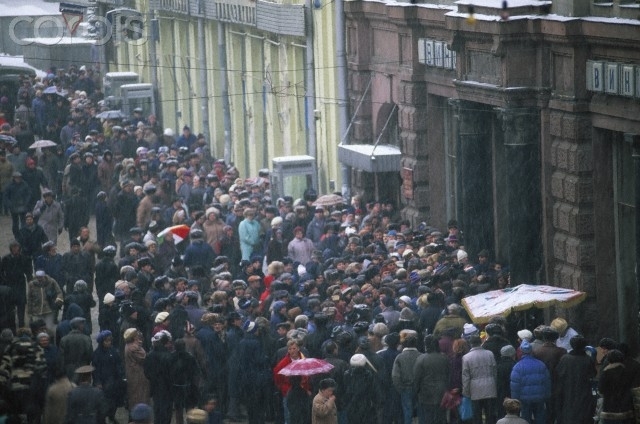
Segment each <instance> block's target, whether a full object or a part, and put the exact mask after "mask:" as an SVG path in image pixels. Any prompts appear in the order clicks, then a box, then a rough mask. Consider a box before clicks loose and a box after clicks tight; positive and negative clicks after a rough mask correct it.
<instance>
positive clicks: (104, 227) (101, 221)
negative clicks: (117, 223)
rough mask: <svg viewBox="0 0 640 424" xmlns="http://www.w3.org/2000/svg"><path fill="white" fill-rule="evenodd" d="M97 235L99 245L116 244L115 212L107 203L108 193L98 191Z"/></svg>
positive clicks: (96, 209)
mask: <svg viewBox="0 0 640 424" xmlns="http://www.w3.org/2000/svg"><path fill="white" fill-rule="evenodd" d="M95 212H96V237H97V241H98V245H99V246H107V245H109V244H115V238H114V237H113V213H112V211H111V209H110V208H109V204H108V203H107V193H106V192H104V191H101V192H98V194H97V195H96V204H95Z"/></svg>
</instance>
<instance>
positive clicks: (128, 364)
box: [123, 328, 151, 408]
mask: <svg viewBox="0 0 640 424" xmlns="http://www.w3.org/2000/svg"><path fill="white" fill-rule="evenodd" d="M123 341H124V343H125V347H124V369H125V376H126V377H127V404H128V405H129V407H130V408H131V407H132V405H137V404H139V403H145V404H150V403H151V396H150V394H149V390H150V388H149V380H148V379H147V377H146V376H145V375H144V362H145V360H146V358H147V352H145V350H144V348H143V347H142V335H141V333H140V332H139V331H138V330H137V329H135V328H129V329H127V330H126V331H125V332H124V339H123Z"/></svg>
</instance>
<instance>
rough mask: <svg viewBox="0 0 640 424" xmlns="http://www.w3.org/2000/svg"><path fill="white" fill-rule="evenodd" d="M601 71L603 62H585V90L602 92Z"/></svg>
mask: <svg viewBox="0 0 640 424" xmlns="http://www.w3.org/2000/svg"><path fill="white" fill-rule="evenodd" d="M603 70H604V63H603V62H596V61H594V60H589V61H587V90H589V91H604V82H603V78H604V76H603Z"/></svg>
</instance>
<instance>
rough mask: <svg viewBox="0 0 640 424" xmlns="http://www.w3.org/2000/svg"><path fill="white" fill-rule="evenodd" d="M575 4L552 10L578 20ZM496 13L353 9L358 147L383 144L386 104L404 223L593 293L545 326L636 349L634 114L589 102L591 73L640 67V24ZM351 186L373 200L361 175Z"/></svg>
mask: <svg viewBox="0 0 640 424" xmlns="http://www.w3.org/2000/svg"><path fill="white" fill-rule="evenodd" d="M568 3H569V2H566V1H565V2H557V3H555V2H554V5H553V7H554V8H556V9H557V10H552V11H551V12H552V13H554V12H558V11H561V10H565V11H571V13H577V12H578V11H580V10H582V9H581V6H580V5H578V4H568ZM461 7H462V6H461ZM583 9H584V8H583ZM500 12H501V11H500V10H499V9H491V8H490V7H487V6H478V7H476V13H477V15H476V16H475V18H476V20H475V22H470V21H468V20H467V17H468V13H467V10H466V8H461V9H460V10H458V8H457V7H455V6H450V7H438V6H436V5H431V4H418V5H413V6H409V5H407V4H400V3H398V4H394V3H390V2H387V3H379V2H367V1H364V2H363V1H358V2H347V4H346V13H347V37H348V57H349V75H350V76H349V81H350V87H349V89H350V97H351V100H352V103H353V101H354V99H356V98H359V97H361V96H362V94H363V92H364V89H363V87H364V86H365V85H366V84H367V81H368V80H369V78H372V79H373V81H374V84H373V85H372V89H371V90H372V92H371V93H370V98H371V100H370V101H369V105H363V107H362V108H361V109H360V111H359V116H358V117H357V118H356V122H357V127H356V129H355V131H354V140H355V141H356V142H359V143H365V144H367V143H371V140H375V133H376V130H377V128H376V125H377V123H378V122H379V118H378V116H376V114H377V113H378V111H379V110H380V107H379V105H380V104H382V103H385V102H389V103H393V104H397V105H398V126H399V130H400V134H401V140H402V144H401V150H402V153H403V156H402V167H403V168H407V169H410V170H411V171H412V172H410V173H408V174H407V175H409V177H405V180H406V179H407V178H409V181H408V182H409V183H410V184H408V185H407V186H408V187H410V188H411V192H410V193H408V195H407V193H405V192H404V191H403V196H402V197H403V202H402V206H403V215H404V216H405V217H406V218H408V219H409V220H411V221H412V222H413V223H418V222H421V221H426V222H427V223H429V224H430V225H435V226H438V227H440V228H445V225H446V222H447V220H448V219H450V218H457V219H458V221H459V222H461V224H462V229H463V231H464V232H465V246H466V247H467V249H468V251H469V253H470V257H474V255H475V254H477V252H478V250H479V249H482V248H488V249H489V250H490V251H491V254H492V257H493V259H494V260H496V261H497V262H502V263H505V264H507V265H509V267H510V270H511V275H512V283H513V284H520V283H529V282H539V283H548V284H552V285H558V286H562V287H569V288H572V289H577V290H583V291H586V292H587V293H588V295H589V296H588V299H587V301H585V302H584V303H583V304H581V305H580V306H579V307H576V308H572V309H571V310H567V311H565V310H558V311H550V316H551V314H560V315H565V316H567V317H568V318H569V320H570V322H573V323H574V325H576V326H577V327H578V329H579V330H580V331H583V332H584V333H585V334H587V335H588V336H590V337H592V338H593V339H592V340H590V341H591V342H596V341H597V339H598V338H599V337H602V336H605V335H606V336H610V337H614V338H617V339H619V340H623V341H626V342H628V343H630V344H631V345H632V347H633V348H634V349H635V348H637V346H638V323H637V319H636V318H634V317H637V314H638V284H637V281H636V279H635V275H634V273H633V271H631V269H635V264H636V263H637V258H636V256H635V246H636V245H637V244H638V242H640V240H636V239H635V238H634V237H633V236H632V235H629V233H631V234H635V233H634V231H633V229H634V226H633V216H628V214H631V215H633V214H636V216H637V212H634V210H635V209H634V207H635V204H634V200H635V199H634V196H633V194H632V195H631V196H630V197H629V196H628V195H627V197H626V198H624V195H623V193H622V191H627V192H628V191H629V190H631V191H632V189H633V181H634V178H635V175H634V164H638V162H637V161H636V162H634V160H633V159H632V157H631V156H632V153H631V152H637V150H634V149H636V148H637V146H636V143H637V140H638V137H637V136H635V134H638V133H639V131H640V118H639V117H640V114H638V108H639V103H638V101H637V97H636V98H633V97H625V96H622V95H617V94H614V95H612V94H606V93H594V92H593V90H588V89H587V86H588V83H589V80H588V78H587V72H588V66H589V64H588V61H590V60H592V61H604V62H616V63H620V64H627V65H631V66H637V67H638V66H640V57H639V53H638V50H637V48H635V47H634V44H635V45H637V43H638V41H640V40H639V38H640V31H638V29H640V22H638V21H634V20H616V19H609V18H604V17H600V18H597V19H594V18H585V19H565V18H563V17H558V16H557V15H547V13H548V11H544V10H541V9H539V5H536V4H535V3H532V4H531V5H526V4H525V5H522V6H521V9H518V10H513V9H511V10H510V11H509V12H510V15H511V16H510V17H509V19H508V20H501V19H500V18H499V14H500ZM610 12H611V11H608V12H607V13H610ZM566 13H567V14H569V12H566ZM625 13H626V12H625ZM583 14H584V11H583ZM536 15H537V16H536ZM425 40H427V41H428V42H433V43H436V44H439V43H441V42H443V44H444V46H446V47H448V48H449V49H450V50H451V51H454V52H455V54H456V66H455V69H453V70H447V69H446V67H443V66H442V64H440V65H437V64H434V63H432V64H428V63H427V61H426V60H425V59H424V57H426V53H425V55H424V57H423V58H422V59H421V58H420V57H419V56H420V54H422V52H419V49H420V48H423V47H424V46H425V44H424V41H425ZM576 40H580V42H576ZM436 44H433V45H434V46H435V45H436ZM418 53H420V54H418ZM603 69H604V70H606V69H607V68H606V65H605V67H604V68H603ZM620 69H622V68H620ZM638 93H640V92H638ZM638 93H636V94H635V96H637V95H638ZM452 146H453V147H452ZM451 155H453V156H454V157H455V159H453V160H452V161H448V160H447V158H449V157H450V156H451ZM452 166H453V167H455V171H454V172H452V171H451V169H450V168H451V167H452ZM403 172H404V171H403ZM636 172H637V171H636ZM354 173H355V174H356V175H358V174H361V172H359V171H357V170H356V171H354ZM354 184H355V185H356V187H355V189H356V191H358V190H361V191H364V192H366V189H365V187H366V186H367V181H366V178H354ZM452 187H453V188H452ZM452 196H453V198H454V200H453V205H450V204H449V203H448V202H449V200H450V198H451V197H452ZM623 210H626V211H627V212H624V211H623ZM623 212H624V213H626V214H627V216H624V213H623ZM605 316H606V317H607V318H606V319H603V317H605ZM551 317H552V316H551Z"/></svg>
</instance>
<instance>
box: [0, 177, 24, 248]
mask: <svg viewBox="0 0 640 424" xmlns="http://www.w3.org/2000/svg"><path fill="white" fill-rule="evenodd" d="M30 198H31V188H30V187H29V185H28V184H27V183H26V182H24V180H23V179H22V173H21V172H18V171H15V172H14V173H13V174H12V176H11V182H10V183H9V184H8V185H7V187H6V189H5V190H4V193H3V199H2V203H3V205H4V207H5V208H7V209H9V212H10V213H11V221H12V226H11V231H12V232H13V236H14V237H15V238H16V239H18V237H19V230H20V228H21V227H22V226H24V225H25V215H26V213H27V212H29V211H30V210H31V209H30V208H29V202H30Z"/></svg>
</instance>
